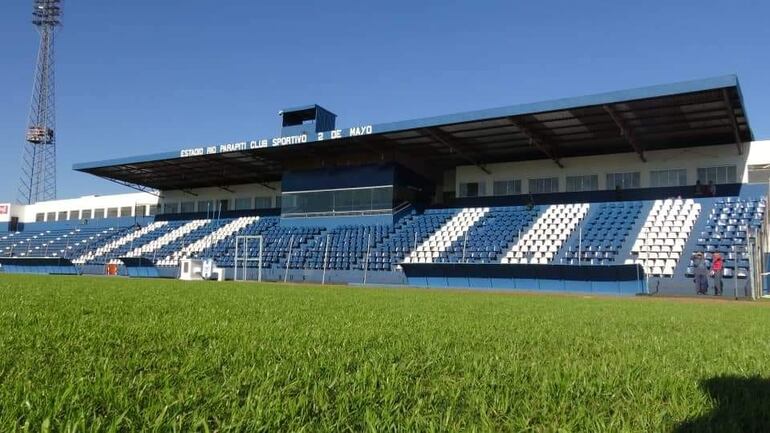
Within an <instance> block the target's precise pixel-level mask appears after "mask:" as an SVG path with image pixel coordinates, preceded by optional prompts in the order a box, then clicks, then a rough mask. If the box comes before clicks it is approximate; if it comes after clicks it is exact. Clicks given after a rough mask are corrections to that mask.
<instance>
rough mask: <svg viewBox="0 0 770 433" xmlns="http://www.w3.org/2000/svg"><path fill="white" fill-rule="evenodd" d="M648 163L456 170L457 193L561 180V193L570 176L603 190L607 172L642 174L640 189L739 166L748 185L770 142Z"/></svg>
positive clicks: (578, 161)
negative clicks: (476, 186) (662, 177)
mask: <svg viewBox="0 0 770 433" xmlns="http://www.w3.org/2000/svg"><path fill="white" fill-rule="evenodd" d="M645 156H646V158H647V162H646V163H645V162H642V160H641V159H640V158H639V156H638V155H637V154H636V153H633V152H629V153H620V154H612V155H598V156H586V157H577V158H565V159H562V160H561V162H562V164H563V165H564V168H559V167H558V166H557V165H556V164H555V163H554V162H553V161H551V160H550V159H543V160H537V161H521V162H503V163H498V164H489V165H487V166H486V167H487V169H488V170H489V171H491V172H492V174H486V173H484V172H483V171H481V170H480V169H479V168H478V167H476V166H472V165H469V166H461V167H457V168H456V176H455V185H454V188H455V191H458V192H459V191H460V186H459V185H460V184H461V183H468V182H480V183H484V184H485V188H484V190H485V192H486V194H485V195H492V192H493V184H494V182H495V181H499V180H516V179H518V180H521V193H522V194H528V193H529V192H530V191H529V182H528V180H529V179H533V178H545V177H558V178H559V190H560V192H565V191H566V186H567V181H566V178H567V176H585V175H592V174H596V175H598V178H599V179H598V180H599V189H600V190H603V189H613V188H614V185H607V184H606V183H607V173H627V172H637V171H638V172H639V173H640V182H641V184H640V187H642V188H646V187H650V186H651V184H650V171H652V170H670V169H686V170H687V183H688V184H695V181H696V180H697V169H698V168H699V167H713V166H725V165H735V166H736V176H737V179H736V181H738V182H747V181H748V172H747V170H746V167H747V165H754V164H770V141H754V142H751V143H744V152H743V155H738V152H737V150H736V146H735V144H725V145H721V146H704V147H694V148H687V149H667V150H658V151H649V152H645Z"/></svg>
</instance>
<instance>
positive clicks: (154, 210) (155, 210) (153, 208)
mask: <svg viewBox="0 0 770 433" xmlns="http://www.w3.org/2000/svg"><path fill="white" fill-rule="evenodd" d="M157 213H158V205H156V204H151V205H150V209H149V213H148V215H149V216H155V215H156V214H157Z"/></svg>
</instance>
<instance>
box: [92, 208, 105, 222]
mask: <svg viewBox="0 0 770 433" xmlns="http://www.w3.org/2000/svg"><path fill="white" fill-rule="evenodd" d="M102 218H104V209H95V210H94V219H97V220H99V219H102Z"/></svg>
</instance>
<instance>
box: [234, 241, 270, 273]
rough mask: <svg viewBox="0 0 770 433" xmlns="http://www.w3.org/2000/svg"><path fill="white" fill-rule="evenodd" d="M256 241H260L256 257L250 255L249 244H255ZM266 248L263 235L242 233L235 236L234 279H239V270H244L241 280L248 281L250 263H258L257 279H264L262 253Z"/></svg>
mask: <svg viewBox="0 0 770 433" xmlns="http://www.w3.org/2000/svg"><path fill="white" fill-rule="evenodd" d="M254 242H258V243H259V252H258V253H257V256H256V257H251V256H250V255H249V251H250V250H249V245H254ZM263 249H264V241H263V238H262V235H248V236H247V235H240V236H236V237H235V260H234V262H233V265H234V266H235V269H234V274H233V280H234V281H238V271H239V270H240V271H243V275H242V278H241V280H242V281H247V280H248V279H249V277H248V270H249V267H250V264H253V263H256V264H257V281H262V253H263Z"/></svg>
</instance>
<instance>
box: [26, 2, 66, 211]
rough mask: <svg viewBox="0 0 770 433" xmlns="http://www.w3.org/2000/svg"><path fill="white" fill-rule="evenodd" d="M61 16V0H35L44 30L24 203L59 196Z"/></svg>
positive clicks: (29, 129)
mask: <svg viewBox="0 0 770 433" xmlns="http://www.w3.org/2000/svg"><path fill="white" fill-rule="evenodd" d="M60 17H61V0H33V10H32V24H34V25H35V27H36V28H37V30H38V33H40V48H39V49H38V53H37V68H36V70H35V84H34V87H33V89H32V108H31V110H30V113H29V124H28V126H27V132H26V144H25V146H24V159H23V160H22V165H21V171H22V173H21V182H20V183H19V198H18V200H19V202H20V203H23V204H30V203H35V202H38V201H44V200H52V199H55V198H56V133H55V129H56V113H55V94H54V33H55V30H56V27H57V26H58V25H59V23H60V20H59V18H60Z"/></svg>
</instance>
